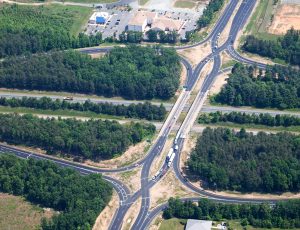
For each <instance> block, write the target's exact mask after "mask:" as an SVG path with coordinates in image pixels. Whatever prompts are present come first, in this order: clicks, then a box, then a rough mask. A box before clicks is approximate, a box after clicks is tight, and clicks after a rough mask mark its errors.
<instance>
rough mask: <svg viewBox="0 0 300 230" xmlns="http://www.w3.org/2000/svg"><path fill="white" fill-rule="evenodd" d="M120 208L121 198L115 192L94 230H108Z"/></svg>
mask: <svg viewBox="0 0 300 230" xmlns="http://www.w3.org/2000/svg"><path fill="white" fill-rule="evenodd" d="M118 207H119V198H118V194H117V193H116V191H113V195H112V198H111V200H110V202H109V203H108V205H107V206H106V207H105V208H104V210H103V211H102V212H101V213H100V215H99V216H98V217H97V219H96V222H95V224H94V226H93V229H92V230H106V229H108V227H109V225H110V222H111V220H112V218H113V216H114V214H115V212H116V210H117V209H118Z"/></svg>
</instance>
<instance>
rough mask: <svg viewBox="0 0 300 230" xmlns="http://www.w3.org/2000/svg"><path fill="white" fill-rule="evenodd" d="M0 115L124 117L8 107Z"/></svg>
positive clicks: (0, 108) (1, 110)
mask: <svg viewBox="0 0 300 230" xmlns="http://www.w3.org/2000/svg"><path fill="white" fill-rule="evenodd" d="M0 113H21V114H41V115H52V116H67V117H83V118H98V119H100V118H101V119H114V120H122V119H125V118H124V117H118V116H111V115H105V114H96V113H93V112H87V111H84V112H81V111H75V110H61V109H60V110H43V109H32V108H24V107H17V108H12V107H8V106H0Z"/></svg>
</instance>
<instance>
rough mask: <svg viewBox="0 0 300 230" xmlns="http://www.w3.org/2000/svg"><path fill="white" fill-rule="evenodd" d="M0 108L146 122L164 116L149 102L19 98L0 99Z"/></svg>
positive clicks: (164, 112) (161, 110)
mask: <svg viewBox="0 0 300 230" xmlns="http://www.w3.org/2000/svg"><path fill="white" fill-rule="evenodd" d="M0 105H1V106H10V107H12V108H15V107H26V108H34V109H43V110H53V111H54V110H75V111H87V112H94V113H96V114H108V115H113V116H124V117H126V118H140V119H147V120H158V121H162V120H163V119H164V118H165V115H166V108H165V107H164V106H163V105H162V104H161V105H160V106H156V105H152V104H151V103H149V102H145V103H138V104H133V103H132V104H130V105H128V106H125V105H114V104H112V103H108V102H103V103H94V102H91V101H89V100H86V101H85V102H84V103H79V102H76V103H75V102H69V101H65V100H59V99H56V100H52V99H51V98H49V97H41V98H34V97H22V99H19V98H5V97H1V98H0Z"/></svg>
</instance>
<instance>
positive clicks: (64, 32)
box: [0, 5, 102, 58]
mask: <svg viewBox="0 0 300 230" xmlns="http://www.w3.org/2000/svg"><path fill="white" fill-rule="evenodd" d="M80 13H81V12H80V11H79V10H75V8H74V10H71V9H70V8H64V7H58V6H57V7H54V6H53V7H49V6H47V7H46V6H39V7H32V6H20V5H4V6H1V11H0V58H1V57H5V56H9V55H21V54H26V53H28V52H29V53H37V52H42V51H49V50H52V49H60V50H63V49H68V48H80V47H87V46H95V45H99V44H100V43H101V41H102V35H101V34H100V33H98V34H96V35H92V36H87V35H85V34H83V33H80V34H79V35H78V36H77V35H74V34H71V31H70V29H71V28H72V26H73V23H75V22H74V18H76V17H77V15H78V14H80ZM76 23H77V22H76Z"/></svg>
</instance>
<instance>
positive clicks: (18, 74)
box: [0, 46, 181, 99]
mask: <svg viewBox="0 0 300 230" xmlns="http://www.w3.org/2000/svg"><path fill="white" fill-rule="evenodd" d="M180 70H181V65H180V60H179V56H178V55H177V53H176V51H175V50H174V49H172V48H163V47H140V46H128V47H115V48H114V49H113V50H111V51H110V52H109V53H108V54H106V55H105V56H104V57H103V58H100V59H92V58H91V57H89V56H88V55H85V54H80V53H79V52H77V51H68V52H52V53H48V54H37V55H31V56H28V57H10V58H7V59H5V60H4V61H2V62H1V63H0V87H5V88H18V89H28V90H47V91H68V92H78V93H86V94H97V95H103V96H108V97H112V96H122V97H124V98H127V99H152V98H161V99H169V98H171V97H172V96H174V95H175V92H176V90H177V88H178V86H179V78H180Z"/></svg>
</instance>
